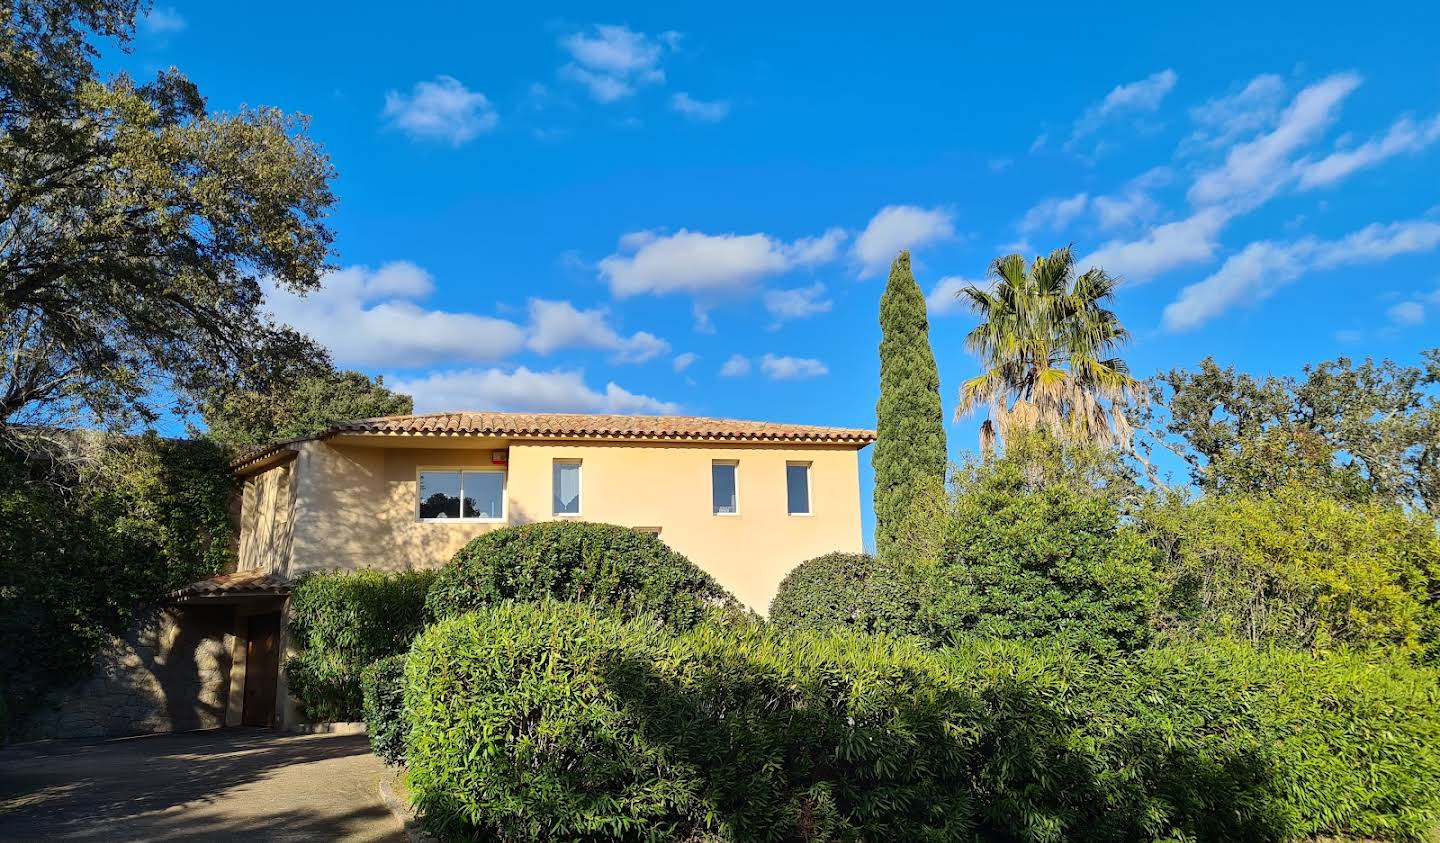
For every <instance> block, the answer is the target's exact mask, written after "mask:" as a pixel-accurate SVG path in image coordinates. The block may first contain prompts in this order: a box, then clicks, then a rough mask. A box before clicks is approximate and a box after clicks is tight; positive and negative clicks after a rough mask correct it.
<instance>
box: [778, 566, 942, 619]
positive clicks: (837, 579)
mask: <svg viewBox="0 0 1440 843" xmlns="http://www.w3.org/2000/svg"><path fill="white" fill-rule="evenodd" d="M932 583H933V577H928V576H925V573H923V572H922V571H921V570H917V569H916V568H915V566H912V565H908V564H905V563H901V562H894V561H887V560H880V559H877V558H875V557H874V556H871V555H869V554H864V553H827V554H826V555H824V556H820V557H817V558H815V559H811V560H808V561H806V562H801V563H800V564H799V565H797V566H795V568H794V569H793V570H792V571H791V572H790V573H789V574H787V575H786V576H785V579H784V580H781V582H780V589H779V591H777V592H776V594H775V599H774V600H773V601H771V603H770V614H769V621H770V623H772V624H774V625H775V626H776V627H777V628H779V629H786V630H792V629H807V630H822V629H829V628H832V627H851V628H853V629H855V630H857V631H860V632H890V633H896V634H899V635H918V636H923V637H927V638H929V637H933V633H932V632H931V630H930V629H929V628H928V627H927V626H925V623H924V620H923V618H922V615H923V613H924V611H925V610H926V608H927V607H928V606H929V605H930V604H931V603H932V602H933V599H934V598H933V595H931V594H930V588H931V584H932Z"/></svg>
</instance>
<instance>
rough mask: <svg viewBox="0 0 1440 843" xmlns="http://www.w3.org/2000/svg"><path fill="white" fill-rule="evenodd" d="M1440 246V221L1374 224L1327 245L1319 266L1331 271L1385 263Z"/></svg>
mask: <svg viewBox="0 0 1440 843" xmlns="http://www.w3.org/2000/svg"><path fill="white" fill-rule="evenodd" d="M1436 246H1440V222H1431V221H1429V220H1410V221H1407V222H1392V223H1372V224H1370V225H1367V226H1365V227H1364V228H1362V229H1360V230H1359V231H1356V232H1352V233H1351V234H1347V235H1346V236H1345V237H1344V238H1342V239H1340V240H1338V241H1335V242H1333V243H1326V244H1323V247H1322V248H1321V249H1319V250H1318V254H1317V255H1316V261H1315V263H1316V265H1317V266H1320V267H1321V268H1325V269H1328V268H1330V267H1334V266H1340V265H1342V264H1347V263H1361V262H1364V261H1381V260H1385V259H1387V258H1393V257H1395V256H1396V255H1403V254H1407V253H1410V252H1428V251H1430V250H1431V249H1433V248H1435V247H1436Z"/></svg>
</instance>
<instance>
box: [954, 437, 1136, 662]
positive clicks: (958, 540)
mask: <svg viewBox="0 0 1440 843" xmlns="http://www.w3.org/2000/svg"><path fill="white" fill-rule="evenodd" d="M1097 459H1098V458H1095V457H1086V456H1084V454H1083V452H1081V453H1077V452H1076V451H1075V449H1061V448H1058V446H1054V445H1053V440H1050V439H1049V438H1048V437H1043V436H1040V437H1037V438H1034V439H1027V440H1025V441H1024V444H1019V445H1018V446H1017V445H1012V446H1011V447H1010V448H1009V449H1007V452H1006V454H1005V456H1004V457H1003V458H998V459H991V460H987V461H983V462H972V463H970V464H969V465H967V466H966V467H964V468H963V469H962V470H961V471H960V472H959V473H958V474H957V476H956V501H955V505H954V514H953V516H952V520H951V527H950V533H949V538H948V540H947V543H946V560H945V562H944V563H943V564H942V565H941V566H940V567H939V568H938V569H937V571H936V576H937V578H938V579H939V584H937V585H936V586H934V589H935V594H936V595H937V600H936V601H935V603H934V604H933V605H931V606H929V607H928V608H927V610H926V611H927V612H928V614H929V615H930V618H929V620H930V623H931V624H932V625H933V627H934V628H937V629H940V630H944V631H945V632H946V633H947V634H948V635H950V636H952V637H954V636H956V635H960V634H963V633H966V632H974V633H978V634H980V635H983V636H988V637H996V638H1045V637H1052V636H1053V637H1058V638H1060V639H1063V640H1065V641H1068V642H1071V643H1072V644H1075V645H1077V646H1081V647H1084V648H1087V649H1091V650H1094V651H1097V652H1109V651H1113V650H1117V649H1118V650H1133V649H1136V648H1138V647H1142V646H1144V645H1145V644H1146V643H1147V641H1148V639H1149V636H1150V629H1151V623H1152V621H1153V619H1154V617H1155V615H1156V613H1157V611H1158V607H1159V601H1160V597H1161V578H1160V576H1159V575H1158V572H1157V570H1156V567H1155V566H1156V562H1157V557H1158V554H1157V553H1156V551H1155V550H1154V549H1153V548H1152V547H1151V546H1150V544H1149V543H1148V542H1147V541H1146V539H1145V537H1144V535H1142V534H1141V533H1140V532H1139V531H1138V530H1136V529H1135V528H1134V527H1133V526H1130V525H1127V524H1125V523H1124V522H1123V519H1122V510H1121V506H1122V502H1123V501H1124V500H1125V499H1126V497H1127V494H1128V489H1129V488H1130V487H1129V486H1128V483H1127V482H1126V477H1125V475H1123V474H1116V473H1114V472H1109V471H1107V470H1105V468H1104V463H1103V461H1097ZM1100 477H1104V478H1106V479H1105V481H1104V483H1103V484H1100V483H1097V479H1098V478H1100Z"/></svg>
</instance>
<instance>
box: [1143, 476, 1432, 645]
mask: <svg viewBox="0 0 1440 843" xmlns="http://www.w3.org/2000/svg"><path fill="white" fill-rule="evenodd" d="M1141 524H1142V525H1143V526H1144V528H1145V530H1146V531H1147V533H1149V535H1150V537H1151V540H1152V542H1154V544H1155V545H1156V546H1157V547H1159V548H1161V549H1162V550H1163V551H1164V553H1165V555H1166V559H1165V565H1164V566H1163V567H1164V570H1165V571H1166V573H1167V576H1168V577H1169V579H1170V580H1171V583H1172V584H1171V596H1170V598H1169V600H1168V603H1169V605H1168V606H1167V614H1168V616H1169V617H1168V623H1167V626H1168V627H1169V628H1170V629H1171V630H1172V631H1173V632H1174V633H1175V634H1182V635H1185V634H1188V635H1201V636H1206V635H1216V634H1224V635H1233V636H1236V637H1239V638H1241V639H1243V640H1246V641H1249V642H1252V643H1255V644H1275V645H1283V646H1288V647H1299V648H1303V649H1308V650H1327V649H1332V648H1336V647H1353V648H1360V649H1370V650H1378V649H1387V650H1392V651H1395V652H1399V653H1406V654H1412V655H1418V656H1422V657H1428V658H1431V659H1434V658H1436V657H1437V656H1440V652H1437V648H1440V535H1437V533H1436V530H1435V523H1434V522H1433V521H1432V520H1431V519H1429V518H1427V517H1425V516H1423V515H1420V514H1413V513H1412V514H1407V513H1406V512H1404V511H1402V510H1399V509H1397V508H1395V507H1393V506H1386V505H1383V504H1380V503H1372V502H1358V503H1357V502H1354V501H1348V500H1345V499H1337V498H1334V497H1331V496H1330V495H1327V494H1325V493H1323V492H1319V491H1315V490H1313V489H1310V488H1306V487H1302V486H1298V485H1294V484H1287V485H1285V486H1282V487H1280V488H1279V489H1277V490H1275V491H1274V492H1273V493H1270V494H1263V495H1207V496H1204V497H1202V498H1199V499H1197V500H1194V501H1186V500H1183V499H1178V498H1177V499H1171V500H1168V501H1165V502H1163V503H1161V504H1158V505H1156V506H1153V507H1150V508H1148V509H1147V510H1146V511H1145V512H1144V514H1143V515H1142V518H1141Z"/></svg>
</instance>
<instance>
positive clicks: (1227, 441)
mask: <svg viewBox="0 0 1440 843" xmlns="http://www.w3.org/2000/svg"><path fill="white" fill-rule="evenodd" d="M1422 357H1423V359H1422V362H1421V363H1420V365H1418V366H1400V365H1398V364H1396V363H1393V362H1391V361H1389V360H1386V361H1384V362H1381V363H1375V362H1373V361H1371V360H1368V359H1367V360H1365V361H1364V362H1362V363H1359V364H1356V363H1353V362H1352V361H1351V360H1349V359H1348V358H1344V357H1342V358H1340V359H1338V360H1331V361H1326V362H1324V363H1320V364H1318V365H1315V366H1307V367H1306V368H1305V374H1304V377H1303V378H1293V377H1266V378H1260V379H1257V378H1254V377H1252V376H1250V375H1247V374H1244V373H1240V372H1236V371H1235V369H1233V368H1224V369H1222V368H1221V367H1220V366H1219V365H1218V364H1216V363H1215V361H1214V360H1211V359H1209V358H1206V359H1205V360H1204V361H1202V362H1201V363H1200V367H1199V368H1198V369H1196V370H1194V371H1187V370H1184V369H1172V370H1171V371H1169V372H1166V373H1163V374H1160V375H1157V376H1156V377H1155V378H1152V379H1151V380H1150V382H1149V384H1150V392H1151V397H1152V401H1151V403H1150V405H1149V407H1148V408H1147V411H1146V412H1145V413H1144V414H1143V417H1142V419H1141V424H1142V426H1143V427H1145V428H1146V429H1147V430H1148V431H1149V433H1150V434H1151V435H1152V436H1153V437H1155V438H1156V439H1159V440H1161V441H1166V442H1168V445H1169V447H1170V448H1171V449H1172V450H1176V451H1178V452H1179V453H1180V454H1181V455H1182V456H1183V457H1185V458H1186V460H1187V461H1188V462H1189V463H1190V467H1191V474H1192V479H1193V480H1194V481H1195V482H1196V484H1198V485H1199V486H1200V487H1201V488H1202V489H1205V490H1207V491H1218V492H1221V493H1231V492H1234V493H1240V494H1249V493H1265V492H1270V491H1273V490H1275V489H1278V488H1280V487H1282V486H1285V485H1287V484H1289V485H1294V484H1303V485H1306V486H1309V487H1311V488H1313V489H1317V490H1322V491H1325V492H1327V493H1328V494H1331V495H1333V496H1336V497H1343V498H1348V499H1352V500H1354V499H1359V498H1361V497H1369V496H1371V495H1373V496H1376V497H1378V498H1379V499H1380V500H1381V501H1382V502H1385V503H1389V504H1393V505H1401V506H1413V505H1419V506H1421V507H1423V508H1425V509H1427V510H1429V511H1430V512H1431V513H1432V514H1433V513H1435V512H1437V507H1440V448H1436V447H1435V443H1436V442H1440V390H1437V387H1440V349H1430V350H1428V351H1426V352H1424V354H1423V355H1422Z"/></svg>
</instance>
